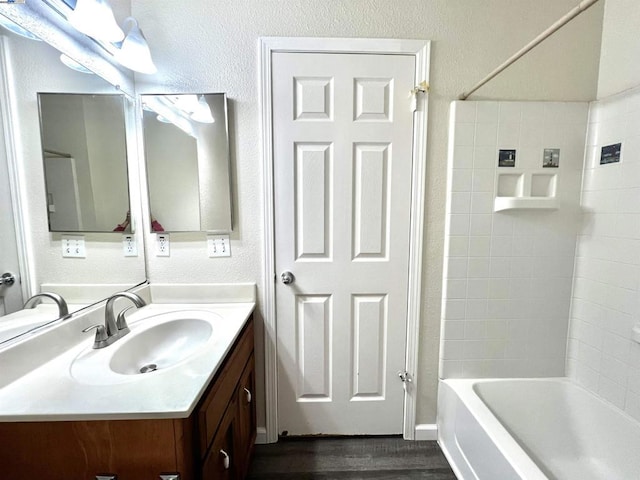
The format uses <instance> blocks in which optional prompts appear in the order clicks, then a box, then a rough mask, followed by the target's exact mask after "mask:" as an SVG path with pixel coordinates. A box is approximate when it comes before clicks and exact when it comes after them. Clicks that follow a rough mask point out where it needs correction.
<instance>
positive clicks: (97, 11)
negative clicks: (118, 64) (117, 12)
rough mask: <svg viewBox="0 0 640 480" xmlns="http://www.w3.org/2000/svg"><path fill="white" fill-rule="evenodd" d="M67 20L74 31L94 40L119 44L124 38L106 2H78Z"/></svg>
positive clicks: (80, 0)
mask: <svg viewBox="0 0 640 480" xmlns="http://www.w3.org/2000/svg"><path fill="white" fill-rule="evenodd" d="M68 20H69V23H70V24H71V25H73V27H74V28H75V29H76V30H78V31H79V32H81V33H84V34H85V35H88V36H90V37H92V38H95V39H96V40H102V41H104V42H120V41H121V40H122V39H123V38H124V32H123V31H122V29H121V28H120V27H119V26H118V24H117V23H116V19H115V18H114V16H113V11H112V10H111V7H110V6H109V3H107V0H78V2H77V3H76V8H75V9H74V10H73V12H71V14H70V15H69V18H68Z"/></svg>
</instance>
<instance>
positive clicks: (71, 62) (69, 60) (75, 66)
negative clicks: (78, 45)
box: [60, 53, 93, 75]
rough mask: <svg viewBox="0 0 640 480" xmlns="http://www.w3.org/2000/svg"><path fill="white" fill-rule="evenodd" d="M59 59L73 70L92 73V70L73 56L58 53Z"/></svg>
mask: <svg viewBox="0 0 640 480" xmlns="http://www.w3.org/2000/svg"><path fill="white" fill-rule="evenodd" d="M60 61H61V62H62V63H64V64H65V65H66V66H67V67H69V68H70V69H72V70H75V71H76V72H80V73H89V74H91V75H93V72H92V71H91V70H89V69H88V68H87V67H85V66H84V65H81V64H79V63H78V62H76V61H75V60H74V59H73V58H71V57H68V56H67V55H65V54H64V53H63V54H62V55H60Z"/></svg>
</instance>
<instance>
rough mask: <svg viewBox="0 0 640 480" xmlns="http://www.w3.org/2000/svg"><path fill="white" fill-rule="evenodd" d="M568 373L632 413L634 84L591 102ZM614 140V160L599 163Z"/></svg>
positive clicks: (638, 194)
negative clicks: (617, 157)
mask: <svg viewBox="0 0 640 480" xmlns="http://www.w3.org/2000/svg"><path fill="white" fill-rule="evenodd" d="M589 121H590V124H589V135H588V139H587V155H586V164H585V173H584V185H583V194H582V206H583V210H584V222H583V226H582V229H581V231H580V235H579V237H578V244H577V252H576V253H577V258H576V273H575V282H574V290H573V303H572V311H571V328H570V331H569V349H568V361H567V366H568V374H569V375H570V376H571V377H572V378H574V379H576V380H577V381H578V382H579V383H580V384H582V385H583V386H585V387H586V388H588V389H590V390H592V391H594V392H595V393H597V394H599V395H601V396H602V397H604V398H605V399H606V400H608V401H610V402H612V403H613V404H615V405H617V406H618V407H620V408H622V409H624V410H626V411H627V412H628V413H629V414H631V415H632V416H634V417H635V418H636V419H638V420H640V345H639V344H638V343H636V342H633V341H632V340H631V332H632V328H633V326H634V325H636V324H638V322H639V321H640V303H639V302H640V290H639V289H640V89H635V90H633V91H630V92H627V93H625V94H621V95H618V96H615V97H612V98H610V99H607V100H602V101H598V102H594V103H592V104H591V111H590V118H589ZM615 143H622V155H621V161H620V163H616V164H608V165H600V154H601V149H602V146H604V145H610V144H615Z"/></svg>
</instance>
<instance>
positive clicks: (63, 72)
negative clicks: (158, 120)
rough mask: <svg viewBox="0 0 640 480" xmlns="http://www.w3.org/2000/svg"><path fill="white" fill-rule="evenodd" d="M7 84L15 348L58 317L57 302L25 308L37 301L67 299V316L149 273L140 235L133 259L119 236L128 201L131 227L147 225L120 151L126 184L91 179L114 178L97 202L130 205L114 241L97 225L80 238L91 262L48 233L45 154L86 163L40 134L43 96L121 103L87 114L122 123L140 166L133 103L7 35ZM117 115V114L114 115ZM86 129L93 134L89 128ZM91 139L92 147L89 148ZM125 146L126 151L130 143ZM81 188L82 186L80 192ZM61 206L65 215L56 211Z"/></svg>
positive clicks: (4, 266) (3, 294)
mask: <svg viewBox="0 0 640 480" xmlns="http://www.w3.org/2000/svg"><path fill="white" fill-rule="evenodd" d="M0 78H3V79H4V81H2V82H0V114H1V115H0V127H1V128H0V129H1V130H2V132H3V135H0V199H2V207H3V208H0V240H1V242H0V243H1V245H2V248H0V274H2V273H4V272H11V273H13V274H14V275H15V278H16V280H15V282H14V283H13V285H2V286H0V340H1V341H5V340H6V341H11V339H12V338H15V337H16V336H19V335H21V334H24V333H25V332H28V331H30V330H32V329H34V328H38V326H39V325H41V324H46V323H48V322H51V321H52V320H54V319H55V318H57V317H58V316H59V313H58V309H57V307H56V305H55V304H54V303H52V302H51V301H50V300H49V299H45V301H44V303H42V304H40V305H36V306H35V308H31V309H25V310H21V309H22V306H23V305H24V303H25V302H26V301H27V299H29V298H30V297H31V296H33V295H35V294H38V293H40V292H45V291H49V292H56V293H59V294H61V295H62V296H63V297H64V299H65V300H66V301H67V303H68V308H69V311H70V312H73V311H77V310H78V309H80V308H83V307H85V306H87V305H91V304H93V303H95V302H98V301H100V300H102V299H104V298H106V297H108V296H110V295H111V294H113V293H114V292H116V291H120V290H125V289H127V288H131V287H133V286H134V285H137V284H140V283H141V282H144V281H145V280H146V271H145V258H144V243H143V241H142V238H141V237H142V235H136V236H135V237H134V241H135V242H136V246H137V250H138V255H137V256H131V257H126V256H125V255H124V253H123V244H122V236H121V235H116V234H113V233H112V231H113V230H114V229H116V228H117V227H118V225H122V224H124V223H126V217H127V209H128V205H129V203H130V204H131V224H132V225H134V226H135V222H136V221H138V222H139V221H140V219H141V198H140V193H139V190H138V189H137V188H133V189H131V191H130V192H128V191H127V186H126V179H127V170H128V174H129V177H130V179H131V183H132V184H133V185H138V184H139V181H140V179H139V177H138V173H137V172H138V164H137V163H133V164H131V165H130V166H128V167H125V166H124V165H125V160H124V157H123V155H122V153H118V155H119V157H120V158H121V159H122V160H121V161H122V164H123V165H122V167H121V170H120V171H119V173H118V178H119V179H124V180H123V181H120V180H115V177H112V176H110V175H111V174H112V172H111V171H109V172H106V171H100V168H101V167H102V165H99V166H98V167H97V170H96V171H95V172H94V171H93V166H91V169H92V171H91V177H92V181H94V180H97V179H98V178H105V177H107V178H111V179H112V181H110V182H109V183H103V184H101V185H97V184H95V183H94V184H92V185H91V188H92V191H91V193H92V194H93V195H94V197H97V196H101V198H102V199H104V198H105V197H106V195H107V192H109V191H110V192H111V198H110V201H112V200H116V199H119V200H120V201H122V200H124V201H123V202H122V204H121V205H120V204H119V205H118V207H117V208H113V211H114V212H115V211H116V210H117V215H115V213H113V215H112V217H111V218H109V219H108V220H104V221H102V223H101V225H102V227H100V228H102V232H109V233H102V232H100V231H98V230H97V227H96V230H95V231H93V232H90V233H82V235H83V236H84V240H85V246H86V257H84V258H64V257H63V256H62V241H61V235H60V234H59V233H50V231H49V215H48V212H47V205H48V196H47V192H46V190H45V180H46V179H45V171H44V168H43V150H44V148H46V149H47V150H55V151H56V152H57V153H66V154H69V155H71V156H72V157H73V158H74V159H75V160H76V161H77V158H78V157H80V155H79V154H78V153H76V151H74V150H72V149H71V148H69V149H68V148H67V147H65V146H59V145H54V144H51V145H47V144H45V143H44V142H43V138H41V135H40V128H39V125H40V116H39V108H38V107H39V105H38V92H61V93H62V94H64V96H65V97H66V95H67V94H82V95H80V97H83V98H84V99H85V100H86V99H95V100H96V101H97V100H98V97H100V98H102V94H105V95H104V97H110V98H112V99H115V101H116V102H117V105H118V106H117V107H116V104H115V103H114V104H113V105H112V107H105V109H104V110H103V111H102V112H95V111H94V112H93V113H87V115H89V116H100V115H106V114H107V112H112V113H113V116H118V117H119V120H118V123H117V125H118V128H119V129H120V133H119V134H118V135H119V137H123V136H124V134H125V130H126V138H127V142H126V146H125V147H121V148H119V149H118V151H119V152H120V150H122V149H125V148H126V151H127V153H128V156H129V158H130V159H131V160H135V158H134V157H135V154H136V153H137V151H138V144H137V138H136V135H135V128H134V125H135V118H134V117H135V109H134V105H133V102H132V101H130V100H129V99H126V100H123V99H122V96H121V92H118V91H117V90H116V89H115V88H114V87H113V85H111V84H109V83H107V82H106V81H105V80H103V79H102V78H100V77H98V76H96V75H91V74H86V73H79V72H77V71H73V70H71V69H70V68H68V67H67V66H66V65H65V64H63V63H62V62H61V60H60V52H59V51H57V50H55V49H54V48H52V47H51V46H49V45H48V44H46V43H45V42H39V41H33V40H30V39H27V38H23V37H19V36H17V35H14V34H12V33H9V32H8V31H5V30H2V29H0ZM116 93H117V94H116ZM47 95H49V94H47ZM52 95H53V96H57V95H60V93H55V94H52ZM72 96H73V95H72ZM60 98H62V97H60ZM116 110H117V112H118V113H116ZM87 112H89V110H87ZM123 112H124V113H123ZM83 113H84V112H83ZM109 116H112V114H111V113H109ZM123 117H124V120H126V122H123ZM56 121H57V123H58V125H57V128H60V129H62V128H63V127H65V125H66V126H68V122H66V123H65V122H62V121H60V119H58V120H56ZM46 123H49V122H46ZM114 123H115V122H114ZM95 124H96V123H95V122H94V125H95ZM84 128H87V127H86V122H85V127H84ZM90 128H91V127H90ZM90 128H89V129H90ZM93 128H101V127H93ZM83 135H84V137H85V141H87V147H85V148H87V150H95V149H99V147H100V148H102V151H103V152H107V151H111V150H109V149H111V148H112V145H111V144H108V145H107V144H106V143H104V142H103V143H102V144H101V145H99V143H100V141H101V137H99V136H98V135H97V134H96V132H95V131H94V132H86V131H85V132H84V133H83ZM90 137H93V139H91V140H90ZM102 140H104V141H106V140H105V139H102ZM119 143H120V144H122V141H119ZM131 160H130V161H131ZM108 168H111V167H108ZM94 173H95V176H94ZM116 182H117V184H116ZM81 188H83V187H82V186H81V184H80V183H79V184H78V190H80V189H81ZM96 192H98V193H96ZM129 196H131V201H130V202H129V200H128V197H129ZM94 200H95V198H94ZM100 201H101V202H102V200H100ZM103 203H104V204H100V205H98V204H97V203H94V205H93V210H94V214H95V215H96V217H97V218H99V217H100V216H105V215H106V214H105V212H104V210H103V209H106V207H107V202H103ZM54 205H56V210H57V204H56V203H54ZM5 207H6V208H5ZM14 227H15V228H14ZM65 229H66V227H65ZM92 230H93V229H92ZM85 232H86V231H85ZM74 234H76V233H74Z"/></svg>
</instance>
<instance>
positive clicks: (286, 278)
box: [280, 272, 296, 285]
mask: <svg viewBox="0 0 640 480" xmlns="http://www.w3.org/2000/svg"><path fill="white" fill-rule="evenodd" d="M280 279H281V280H282V283H284V284H285V285H289V284H290V283H293V282H294V281H295V279H296V277H294V276H293V273H291V272H282V275H280Z"/></svg>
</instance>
